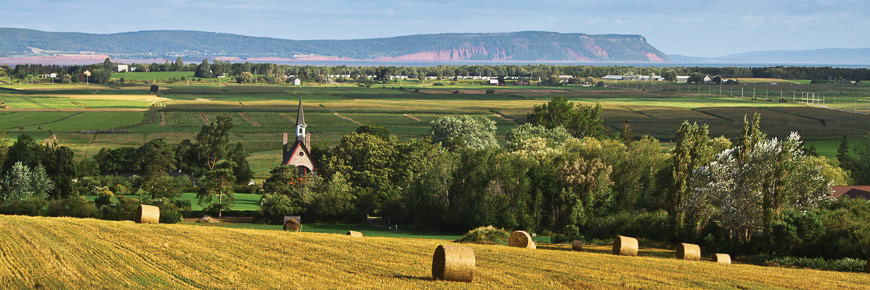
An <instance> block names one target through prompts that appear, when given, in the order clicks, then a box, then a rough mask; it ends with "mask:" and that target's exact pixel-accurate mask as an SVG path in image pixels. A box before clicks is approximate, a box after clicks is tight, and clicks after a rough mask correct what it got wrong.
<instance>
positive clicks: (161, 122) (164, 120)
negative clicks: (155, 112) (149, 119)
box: [160, 112, 166, 126]
mask: <svg viewBox="0 0 870 290" xmlns="http://www.w3.org/2000/svg"><path fill="white" fill-rule="evenodd" d="M160 126H166V116H164V115H163V112H160Z"/></svg>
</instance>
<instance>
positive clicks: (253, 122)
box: [239, 102, 260, 127]
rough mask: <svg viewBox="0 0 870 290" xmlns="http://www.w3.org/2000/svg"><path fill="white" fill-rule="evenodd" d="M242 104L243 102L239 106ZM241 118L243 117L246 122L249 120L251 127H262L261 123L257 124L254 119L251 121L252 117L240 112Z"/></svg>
mask: <svg viewBox="0 0 870 290" xmlns="http://www.w3.org/2000/svg"><path fill="white" fill-rule="evenodd" d="M241 103H242V102H239V104H241ZM239 116H242V118H245V120H248V123H251V125H254V126H257V127H260V123H257V121H254V119H251V117H248V114H245V112H239Z"/></svg>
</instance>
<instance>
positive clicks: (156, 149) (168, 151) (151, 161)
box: [136, 138, 176, 180]
mask: <svg viewBox="0 0 870 290" xmlns="http://www.w3.org/2000/svg"><path fill="white" fill-rule="evenodd" d="M136 151H137V152H136V158H137V160H136V163H137V165H138V168H139V170H138V172H139V174H140V175H141V176H142V177H145V178H146V179H149V180H150V179H154V178H159V177H161V176H166V175H167V174H169V173H170V172H172V171H175V170H176V167H175V163H176V160H175V150H174V148H172V146H170V145H169V144H166V141H165V140H163V138H157V139H151V140H150V141H148V142H146V143H145V144H144V145H142V146H141V147H139V149H138V150H136Z"/></svg>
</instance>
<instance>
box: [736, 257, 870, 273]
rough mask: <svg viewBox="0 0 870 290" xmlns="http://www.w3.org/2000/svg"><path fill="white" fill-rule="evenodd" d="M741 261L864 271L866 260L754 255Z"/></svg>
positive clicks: (765, 264) (778, 265) (844, 270)
mask: <svg viewBox="0 0 870 290" xmlns="http://www.w3.org/2000/svg"><path fill="white" fill-rule="evenodd" d="M741 261H743V262H747V263H751V264H757V265H764V266H774V267H785V268H810V269H819V270H828V271H840V272H864V265H865V263H866V261H864V260H861V259H854V258H843V259H828V260H826V259H824V258H806V257H791V256H785V257H775V256H768V255H755V256H750V257H747V258H743V259H741Z"/></svg>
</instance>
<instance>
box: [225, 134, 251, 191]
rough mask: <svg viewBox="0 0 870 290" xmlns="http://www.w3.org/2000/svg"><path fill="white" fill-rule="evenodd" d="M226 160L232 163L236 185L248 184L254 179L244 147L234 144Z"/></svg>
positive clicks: (240, 144)
mask: <svg viewBox="0 0 870 290" xmlns="http://www.w3.org/2000/svg"><path fill="white" fill-rule="evenodd" d="M227 159H228V160H231V161H233V162H234V163H235V164H236V167H233V176H235V177H236V183H238V184H248V182H249V181H251V180H252V179H254V172H253V171H251V165H250V164H249V163H248V154H247V152H246V151H245V145H244V144H242V143H236V145H234V146H233V147H232V150H230V151H229V152H228V156H227Z"/></svg>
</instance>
